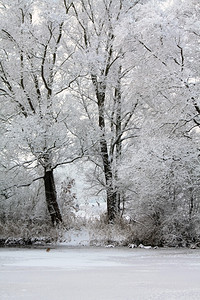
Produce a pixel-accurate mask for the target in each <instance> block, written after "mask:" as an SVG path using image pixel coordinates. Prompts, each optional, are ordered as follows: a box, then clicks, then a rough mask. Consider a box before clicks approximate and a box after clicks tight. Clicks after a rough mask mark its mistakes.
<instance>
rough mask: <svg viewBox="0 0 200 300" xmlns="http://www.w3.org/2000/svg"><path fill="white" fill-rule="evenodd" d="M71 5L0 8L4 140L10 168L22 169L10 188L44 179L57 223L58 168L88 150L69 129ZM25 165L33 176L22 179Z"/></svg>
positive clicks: (50, 3)
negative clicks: (69, 13)
mask: <svg viewBox="0 0 200 300" xmlns="http://www.w3.org/2000/svg"><path fill="white" fill-rule="evenodd" d="M68 8H69V6H68V5H67V2H66V1H65V3H63V2H61V1H60V2H58V3H55V1H43V2H42V3H40V2H37V1H25V0H24V1H11V2H9V3H8V2H7V1H1V11H0V12H1V36H0V37H1V53H0V74H1V83H0V84H1V85H0V93H1V94H0V96H1V101H2V103H3V111H2V119H3V122H4V124H5V128H6V130H5V133H4V135H3V138H2V141H1V142H2V148H3V149H4V155H8V156H9V160H10V163H9V164H10V166H9V169H11V170H14V169H15V170H17V171H16V174H17V178H15V180H14V182H13V183H12V184H7V185H6V186H5V189H7V190H8V189H9V188H10V187H12V186H13V185H15V186H17V187H19V186H28V185H30V184H31V183H32V182H34V181H36V180H39V179H41V180H43V182H44V190H45V198H46V203H47V207H48V211H49V213H50V216H51V220H52V222H53V223H58V222H60V221H62V216H61V213H60V209H59V206H58V203H57V196H56V187H55V182H54V174H53V171H54V169H55V168H56V167H57V166H59V165H62V164H65V163H68V162H69V161H72V160H74V159H76V158H77V157H78V156H81V155H82V150H83V149H81V147H80V142H79V141H77V140H75V138H74V137H72V135H71V134H69V130H68V121H69V119H68V104H69V94H67V88H68V87H69V85H70V82H71V81H73V80H74V77H73V74H71V73H70V59H71V56H72V55H73V52H74V47H73V45H71V44H70V43H68V38H67V32H68V26H69V18H70V17H69V16H68ZM63 36H64V37H65V41H64V39H63ZM74 118H75V116H74ZM23 168H25V169H26V173H27V174H28V178H21V174H22V172H21V169H23ZM28 170H29V171H28Z"/></svg>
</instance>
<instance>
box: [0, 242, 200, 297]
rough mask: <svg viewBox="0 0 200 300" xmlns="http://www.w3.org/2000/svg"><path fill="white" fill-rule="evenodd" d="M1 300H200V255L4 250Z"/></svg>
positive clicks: (0, 270) (0, 253)
mask: <svg viewBox="0 0 200 300" xmlns="http://www.w3.org/2000/svg"><path fill="white" fill-rule="evenodd" d="M0 299H1V300H4V299H15V300H19V299H20V300H25V299H26V300H29V299H30V300H51V299H56V300H60V299H63V300H79V299H81V300H104V299H105V300H111V299H112V300H115V299H121V300H134V299H135V300H146V299H152V300H153V299H155V300H156V299H161V300H162V299H167V300H173V299H187V300H188V299H189V300H192V299H195V300H198V299H200V251H199V250H186V249H179V250H178V249H156V250H155V249H148V250H147V249H129V248H87V247H80V248H77V247H76V248H72V247H71V248H70V247H66V246H63V247H62V246H60V247H57V248H55V249H51V250H50V251H49V252H47V251H46V249H16V248H10V249H5V248H2V249H0Z"/></svg>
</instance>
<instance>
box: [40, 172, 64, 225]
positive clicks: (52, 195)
mask: <svg viewBox="0 0 200 300" xmlns="http://www.w3.org/2000/svg"><path fill="white" fill-rule="evenodd" d="M44 186H45V196H46V202H47V208H48V211H49V214H50V217H51V221H52V224H53V225H56V224H59V223H61V222H62V216H61V213H60V209H59V206H58V202H57V195H56V187H55V182H54V174H53V170H52V169H50V170H47V169H45V172H44Z"/></svg>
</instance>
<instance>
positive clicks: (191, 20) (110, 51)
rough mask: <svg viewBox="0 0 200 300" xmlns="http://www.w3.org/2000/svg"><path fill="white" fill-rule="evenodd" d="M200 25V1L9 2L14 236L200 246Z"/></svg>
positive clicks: (6, 42) (2, 155)
mask: <svg viewBox="0 0 200 300" xmlns="http://www.w3.org/2000/svg"><path fill="white" fill-rule="evenodd" d="M199 28H200V4H199V1H198V0H190V1H189V0H132V1H131V0H115V1H113V0H96V1H94V0H80V1H76V0H74V1H71V0H62V1H61V0H48V1H47V0H43V1H37V0H34V1H32V0H17V1H14V0H13V1H6V0H1V1H0V45H1V46H0V109H1V110H0V120H1V125H0V132H1V142H0V149H1V151H0V170H1V172H0V231H1V240H2V241H3V242H5V241H8V240H9V239H11V240H12V239H16V238H18V239H20V241H22V242H23V243H32V242H34V241H36V240H38V239H40V238H43V239H44V240H54V241H58V240H62V237H63V232H65V231H66V230H69V229H73V228H76V229H77V228H79V229H80V228H83V227H87V228H89V231H90V234H91V239H93V240H94V239H95V240H96V239H98V238H99V237H100V236H101V238H102V237H103V240H104V241H105V242H109V243H110V242H111V241H116V240H117V241H118V243H122V244H128V243H136V244H139V243H144V244H147V243H148V244H151V245H159V246H164V245H167V246H191V247H196V246H199V245H200V175H199V174H200V164H199V155H200V154H199V150H200V139H199V136H200V128H199V127H200V98H199V83H200V76H199V69H200V54H199V44H200V32H199ZM83 204H84V209H83ZM81 207H82V209H81ZM103 208H105V209H103ZM83 210H84V213H83ZM89 210H90V211H92V210H94V211H95V213H96V211H97V210H98V211H100V213H98V215H95V216H88V211H89Z"/></svg>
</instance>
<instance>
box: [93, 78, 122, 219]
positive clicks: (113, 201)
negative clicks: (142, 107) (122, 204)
mask: <svg viewBox="0 0 200 300" xmlns="http://www.w3.org/2000/svg"><path fill="white" fill-rule="evenodd" d="M92 81H93V84H94V86H95V89H96V97H97V100H98V112H99V124H98V125H99V128H100V129H101V137H100V149H101V157H102V160H103V169H104V175H105V182H106V194H107V215H108V221H109V222H110V223H113V222H114V220H115V218H116V216H117V214H118V204H117V193H116V191H115V189H114V187H113V179H114V176H113V170H112V165H111V161H110V159H109V154H108V145H107V141H106V139H105V131H106V128H105V116H104V114H105V106H104V105H105V90H106V86H105V84H104V83H102V82H101V83H97V78H96V76H95V75H92Z"/></svg>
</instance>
